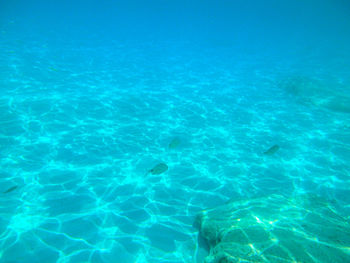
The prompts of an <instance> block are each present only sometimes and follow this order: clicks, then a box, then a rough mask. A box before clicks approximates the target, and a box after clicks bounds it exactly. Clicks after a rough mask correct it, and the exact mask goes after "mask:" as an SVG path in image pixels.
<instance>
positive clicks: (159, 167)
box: [148, 163, 168, 174]
mask: <svg viewBox="0 0 350 263" xmlns="http://www.w3.org/2000/svg"><path fill="white" fill-rule="evenodd" d="M167 170H168V166H167V165H166V164H165V163H159V164H157V165H156V166H154V167H153V168H152V169H151V170H149V171H148V173H151V174H162V173H164V172H166V171H167Z"/></svg>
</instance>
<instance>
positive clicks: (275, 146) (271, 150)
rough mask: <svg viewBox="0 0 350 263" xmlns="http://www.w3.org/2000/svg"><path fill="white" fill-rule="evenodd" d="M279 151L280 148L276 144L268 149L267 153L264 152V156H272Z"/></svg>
mask: <svg viewBox="0 0 350 263" xmlns="http://www.w3.org/2000/svg"><path fill="white" fill-rule="evenodd" d="M279 149H280V147H279V146H278V145H277V144H275V145H274V146H272V147H270V148H269V149H268V150H267V151H265V152H264V154H265V155H273V154H274V153H275V152H277V151H278V150H279Z"/></svg>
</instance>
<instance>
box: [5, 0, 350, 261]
mask: <svg viewBox="0 0 350 263" xmlns="http://www.w3.org/2000/svg"><path fill="white" fill-rule="evenodd" d="M123 8H124V7H123ZM157 10H158V9H157ZM176 10H177V9H176ZM41 11H43V10H41ZM104 11H106V10H104ZM158 11H159V10H158ZM96 12H97V13H98V14H100V13H101V10H100V11H99V10H97V11H96ZM145 12H146V11H145ZM92 13H93V12H92ZM102 13H104V12H102ZM89 14H90V12H89ZM153 16H156V15H153ZM214 18H215V17H214ZM173 19H175V18H173ZM175 20H176V19H175ZM62 21H63V20H62ZM79 21H80V20H79ZM176 21H177V20H176ZM196 21H197V20H196ZM18 23H19V22H18V21H17V20H14V21H13V23H12V22H11V23H10V22H8V23H7V24H5V23H4V24H3V25H1V30H2V31H1V35H2V36H4V37H3V38H1V39H0V48H1V50H2V52H1V53H0V86H1V88H0V166H1V168H2V169H1V171H0V262H1V263H2V262H4V263H10V262H23V263H27V262H28V263H29V262H30V263H35V262H47V263H51V262H59V263H75V262H93V263H100V262H101V263H102V262H103V263H108V262H125V263H129V262H130V263H131V262H137V263H143V262H151V263H157V262H159V263H164V262H169V263H180V262H182V263H190V262H191V263H192V262H195V263H200V262H207V263H209V262H215V260H216V259H215V260H214V259H213V255H214V254H215V253H214V252H215V251H214V250H215V249H217V247H218V246H217V247H215V246H214V245H213V244H210V242H206V241H205V240H204V238H207V239H209V241H210V237H209V238H208V235H200V234H199V227H200V225H199V224H198V222H196V218H197V220H198V214H200V215H202V214H203V213H204V214H205V213H208V214H210V212H208V211H218V210H219V211H220V209H222V208H225V207H226V208H227V207H228V208H229V209H232V208H233V210H234V212H232V213H231V211H230V210H229V209H228V210H225V211H222V214H221V217H220V216H219V218H218V217H217V216H218V215H217V214H215V216H214V219H215V220H218V221H220V222H225V220H227V219H228V218H230V216H232V218H234V220H236V221H235V222H234V224H233V225H229V226H228V225H224V227H225V228H229V229H230V228H235V230H236V231H237V232H239V233H240V234H241V237H242V239H239V240H236V241H237V242H234V246H233V245H232V246H231V247H229V251H231V252H230V253H235V260H236V261H233V262H239V260H243V259H244V260H246V262H257V261H256V260H260V261H259V262H296V261H298V260H299V261H300V260H301V261H303V260H305V261H303V262H327V261H322V260H321V258H322V255H326V256H327V257H329V258H331V259H329V260H333V261H332V262H339V263H340V262H345V261H346V260H350V251H349V247H350V243H349V240H350V238H349V236H348V235H349V233H350V232H349V231H350V230H349V229H348V226H347V224H348V219H349V216H350V210H349V201H350V190H349V189H350V181H349V178H350V174H349V170H350V165H349V163H350V147H349V145H350V126H349V118H350V113H349V110H348V106H347V105H348V98H349V97H348V95H347V94H348V91H349V87H350V79H349V75H348V72H346V69H345V67H340V66H339V65H346V64H347V63H348V61H350V60H349V58H350V52H348V50H346V48H344V49H343V50H340V49H339V50H338V52H343V53H342V56H341V57H340V56H337V59H336V58H335V57H333V59H329V58H324V57H323V50H322V49H320V50H314V51H313V53H312V54H311V53H310V52H309V51H305V53H306V55H305V54H304V53H303V55H301V51H300V49H297V48H296V49H292V50H291V49H289V48H286V49H285V50H283V48H281V49H282V50H280V51H276V52H275V53H273V52H272V53H271V50H270V49H268V48H266V47H260V46H258V47H256V46H254V45H253V46H249V45H244V44H248V43H250V42H249V41H248V40H247V39H245V41H248V42H247V43H240V42H237V41H238V40H232V39H224V38H222V36H221V37H219V35H216V36H213V35H211V37H212V38H210V39H209V37H208V39H207V38H200V39H195V40H194V39H190V38H189V37H183V36H182V37H178V38H176V39H173V38H171V37H169V38H167V37H164V36H163V38H161V37H159V36H157V34H156V33H157V32H158V31H157V32H156V30H155V31H154V32H153V33H154V35H152V34H150V36H148V35H147V37H146V36H144V35H141V36H139V37H138V38H137V37H135V38H134V39H133V38H132V37H131V38H130V36H129V35H127V34H126V33H125V32H124V31H122V29H120V30H121V31H120V32H119V33H120V34H121V35H122V36H123V37H121V38H115V39H113V38H112V39H111V38H107V37H106V38H102V37H101V38H99V37H98V36H100V35H99V33H100V32H99V31H98V30H96V31H95V32H94V31H93V30H94V28H93V27H91V26H92V25H91V24H89V26H90V27H88V28H90V29H91V32H90V31H89V34H88V33H86V31H83V32H84V33H81V35H78V36H76V37H74V35H70V34H62V32H60V31H58V32H57V31H55V30H53V29H52V28H51V29H50V30H49V29H47V28H46V30H47V31H40V30H38V31H37V32H34V33H33V35H31V34H29V33H28V32H27V31H26V30H27V29H26V30H24V29H23V28H22V29H21V30H19V29H18V28H16V26H17V25H18ZM62 23H63V24H64V22H62ZM150 23H151V22H150ZM154 23H155V22H154ZM255 23H258V22H255ZM255 23H254V24H255ZM33 24H34V23H33ZM76 24H79V23H78V22H76ZM76 24H73V26H72V27H74V26H77V25H76ZM116 24H117V25H121V24H122V23H121V22H120V21H119V20H118V21H116ZM136 24H138V25H139V24H140V23H136ZM205 24H206V23H205ZM208 24H210V23H209V22H208ZM79 25H80V24H79ZM171 25H172V24H171ZM206 25H207V24H206ZM22 26H23V25H22ZM55 26H56V29H57V27H58V25H57V24H55ZM140 26H141V25H140ZM167 26H168V27H166V28H169V26H170V25H169V24H168V23H167ZM217 26H218V25H217V24H214V26H213V28H217ZM13 27H15V28H16V30H14V29H12V28H13ZM101 27H102V26H101ZM111 27H112V26H111ZM126 27H127V26H126ZM63 28H64V29H65V30H67V28H66V27H63ZM68 28H69V27H68ZM82 28H84V26H82ZM130 28H132V30H136V29H135V28H134V27H132V26H130ZM198 28H199V27H198ZM58 29H60V28H59V27H58ZM58 29H57V30H58ZM78 29H81V28H80V27H78ZM78 29H77V30H76V32H78V31H79V30H78ZM36 30H37V29H36ZM61 30H63V29H62V28H61ZM110 30H112V29H110ZM113 30H114V28H113ZM130 30H131V29H130ZM137 30H138V32H144V31H142V30H141V29H140V28H138V29H137ZM148 30H150V29H148ZM173 30H175V29H173ZM193 30H194V29H193ZM222 30H224V29H222ZM226 30H229V29H227V28H226ZM126 31H127V30H126ZM146 31H147V30H146ZM194 31H195V30H194ZM23 32H27V34H20V33H23ZM29 32H31V31H29ZM113 32H114V31H113ZM147 32H149V31H147ZM176 32H177V31H176ZM44 33H45V34H44ZM90 33H91V34H90ZM114 33H115V32H114ZM158 33H159V32H158ZM202 33H203V32H202ZM51 34H52V35H51ZM55 34H57V35H55ZM105 34H107V35H112V33H111V32H110V31H107V33H105ZM124 34H125V35H124ZM203 34H204V33H203ZM240 34H243V33H242V32H240ZM61 35H64V36H66V37H65V38H62V37H60V36H61ZM253 35H255V34H253ZM67 36H70V37H67ZM118 36H119V35H118ZM126 36H127V37H126ZM84 37H85V38H84ZM124 37H125V38H124ZM152 37H154V39H152V40H150V38H152ZM245 37H247V36H246V35H245ZM140 38H144V41H140ZM53 40H55V41H53ZM274 40H276V39H274ZM253 42H254V43H256V41H253ZM276 46H278V45H277V43H276ZM344 46H345V45H344ZM349 46H350V45H349ZM271 49H273V48H271ZM276 49H277V48H276ZM286 50H289V52H290V53H288V54H287V53H286ZM334 52H335V51H334ZM282 53H283V54H284V55H283V56H281V54H282ZM335 53H336V52H335ZM296 57H297V58H296ZM325 62H327V63H325ZM339 67H340V68H339ZM266 153H267V154H266ZM159 164H161V166H160V167H159ZM155 167H158V168H157V169H155ZM153 169H155V170H153ZM216 209H218V210H216ZM237 219H241V221H237ZM250 226H251V228H250ZM320 226H323V227H324V228H322V230H325V231H321V232H320ZM254 229H257V230H261V231H260V232H256V233H254V231H253V230H254ZM340 229H343V230H344V231H340ZM201 231H202V230H201ZM210 233H211V232H210ZM227 233H230V231H228V232H227ZM202 234H203V233H202ZM289 237H290V238H289ZM216 238H217V236H216V237H215V238H213V240H216ZM277 241H278V242H280V244H279V246H274V244H275V243H274V242H277ZM230 242H232V240H230ZM296 246H298V248H296ZM303 246H304V247H303ZM232 247H234V248H233V249H231V250H230V248H232ZM300 247H303V248H305V249H300ZM208 249H212V250H211V251H208ZM274 249H275V250H274ZM317 251H320V252H319V254H317V253H316V252H317ZM322 253H324V254H322ZM332 253H333V254H332ZM219 254H220V253H219ZM332 255H333V258H332ZM327 259H328V258H327ZM205 260H206V261H205ZM254 260H255V261H254ZM274 260H275V261H274ZM278 260H280V261H278ZM283 260H284V261H283ZM293 260H294V261H293ZM328 262H330V261H328Z"/></svg>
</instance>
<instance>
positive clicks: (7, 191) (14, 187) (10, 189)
mask: <svg viewBox="0 0 350 263" xmlns="http://www.w3.org/2000/svg"><path fill="white" fill-rule="evenodd" d="M17 187H18V185H14V186H11V187H10V188H9V189H7V190H6V191H4V192H2V193H3V194H7V193H10V192H12V191H14V190H16V189H17Z"/></svg>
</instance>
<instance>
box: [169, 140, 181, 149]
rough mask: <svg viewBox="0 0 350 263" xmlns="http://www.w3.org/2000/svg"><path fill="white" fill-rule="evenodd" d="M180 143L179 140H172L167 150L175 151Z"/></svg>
mask: <svg viewBox="0 0 350 263" xmlns="http://www.w3.org/2000/svg"><path fill="white" fill-rule="evenodd" d="M180 143H181V141H180V139H179V138H174V139H172V140H171V142H170V143H169V149H175V148H176V147H178V146H179V145H180Z"/></svg>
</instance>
